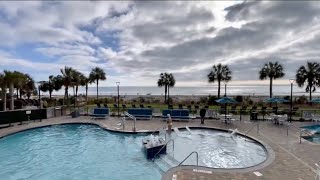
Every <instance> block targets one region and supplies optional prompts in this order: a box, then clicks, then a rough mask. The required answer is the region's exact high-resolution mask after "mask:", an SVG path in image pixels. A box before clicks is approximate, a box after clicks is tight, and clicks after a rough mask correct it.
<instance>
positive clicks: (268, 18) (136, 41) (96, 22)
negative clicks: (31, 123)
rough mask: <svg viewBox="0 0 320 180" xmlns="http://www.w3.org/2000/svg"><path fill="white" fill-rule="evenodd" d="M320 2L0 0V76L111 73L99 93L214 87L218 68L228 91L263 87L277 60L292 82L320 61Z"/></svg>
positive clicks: (286, 81) (281, 81)
mask: <svg viewBox="0 0 320 180" xmlns="http://www.w3.org/2000/svg"><path fill="white" fill-rule="evenodd" d="M319 15H320V3H318V2H316V1H300V2H299V1H291V2H290V1H289V2H288V1H239V0H238V1H180V2H179V1H163V2H160V1H149V2H148V1H114V2H113V1H79V2H76V1H51V2H50V1H12V2H10V1H1V2H0V29H1V33H0V64H1V70H5V69H6V70H18V71H22V72H24V73H29V74H30V75H31V76H32V77H33V78H34V79H35V80H36V81H40V80H47V79H48V76H49V75H57V74H60V68H63V67H64V66H70V67H73V68H75V69H78V70H79V71H81V72H83V73H84V74H85V75H88V74H89V73H90V71H91V69H92V68H93V67H96V66H98V67H100V68H102V69H104V70H105V72H106V74H107V81H104V82H101V83H99V84H101V86H115V85H116V82H117V81H120V83H121V85H123V86H156V85H157V80H158V78H159V74H160V73H161V72H169V73H172V74H173V75H174V76H175V79H176V86H208V85H209V84H208V82H207V74H208V73H209V71H210V68H212V66H213V65H214V64H218V63H222V64H226V65H228V66H229V67H230V69H231V70H232V81H231V82H230V83H231V84H264V83H269V82H268V81H260V80H258V77H259V76H258V72H259V70H260V69H261V68H262V67H263V65H264V64H265V63H266V62H269V61H279V62H280V63H281V64H282V65H283V66H284V71H285V74H286V75H285V77H283V78H282V79H280V80H278V81H276V82H275V83H276V84H289V81H288V79H292V78H294V76H295V73H296V71H297V69H298V68H299V67H300V66H301V65H305V64H306V61H315V62H320V59H319V55H320V51H319V47H320V36H319V34H320V27H319V26H320V23H319V21H320V20H319V18H320V16H319Z"/></svg>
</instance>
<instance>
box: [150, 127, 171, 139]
mask: <svg viewBox="0 0 320 180" xmlns="http://www.w3.org/2000/svg"><path fill="white" fill-rule="evenodd" d="M160 129H166V126H161V127H158V128H157V129H156V130H154V131H153V132H152V133H151V135H154V134H155V133H156V132H157V131H159V136H160V135H161V134H164V139H165V140H166V139H167V134H166V133H161V131H160Z"/></svg>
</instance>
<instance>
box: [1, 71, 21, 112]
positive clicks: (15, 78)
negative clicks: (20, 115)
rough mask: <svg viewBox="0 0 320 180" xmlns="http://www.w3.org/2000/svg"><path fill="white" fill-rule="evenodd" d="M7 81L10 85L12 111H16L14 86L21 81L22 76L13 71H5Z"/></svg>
mask: <svg viewBox="0 0 320 180" xmlns="http://www.w3.org/2000/svg"><path fill="white" fill-rule="evenodd" d="M4 76H5V81H6V82H7V83H8V84H9V94H10V110H14V92H13V91H14V85H15V84H17V83H18V82H19V81H20V79H21V74H20V73H17V72H12V71H7V70H5V71H4Z"/></svg>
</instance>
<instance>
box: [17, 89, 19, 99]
mask: <svg viewBox="0 0 320 180" xmlns="http://www.w3.org/2000/svg"><path fill="white" fill-rule="evenodd" d="M18 97H19V88H17V99H18Z"/></svg>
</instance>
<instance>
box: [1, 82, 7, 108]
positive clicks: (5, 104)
mask: <svg viewBox="0 0 320 180" xmlns="http://www.w3.org/2000/svg"><path fill="white" fill-rule="evenodd" d="M2 101H3V111H6V110H7V86H3V87H2Z"/></svg>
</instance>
